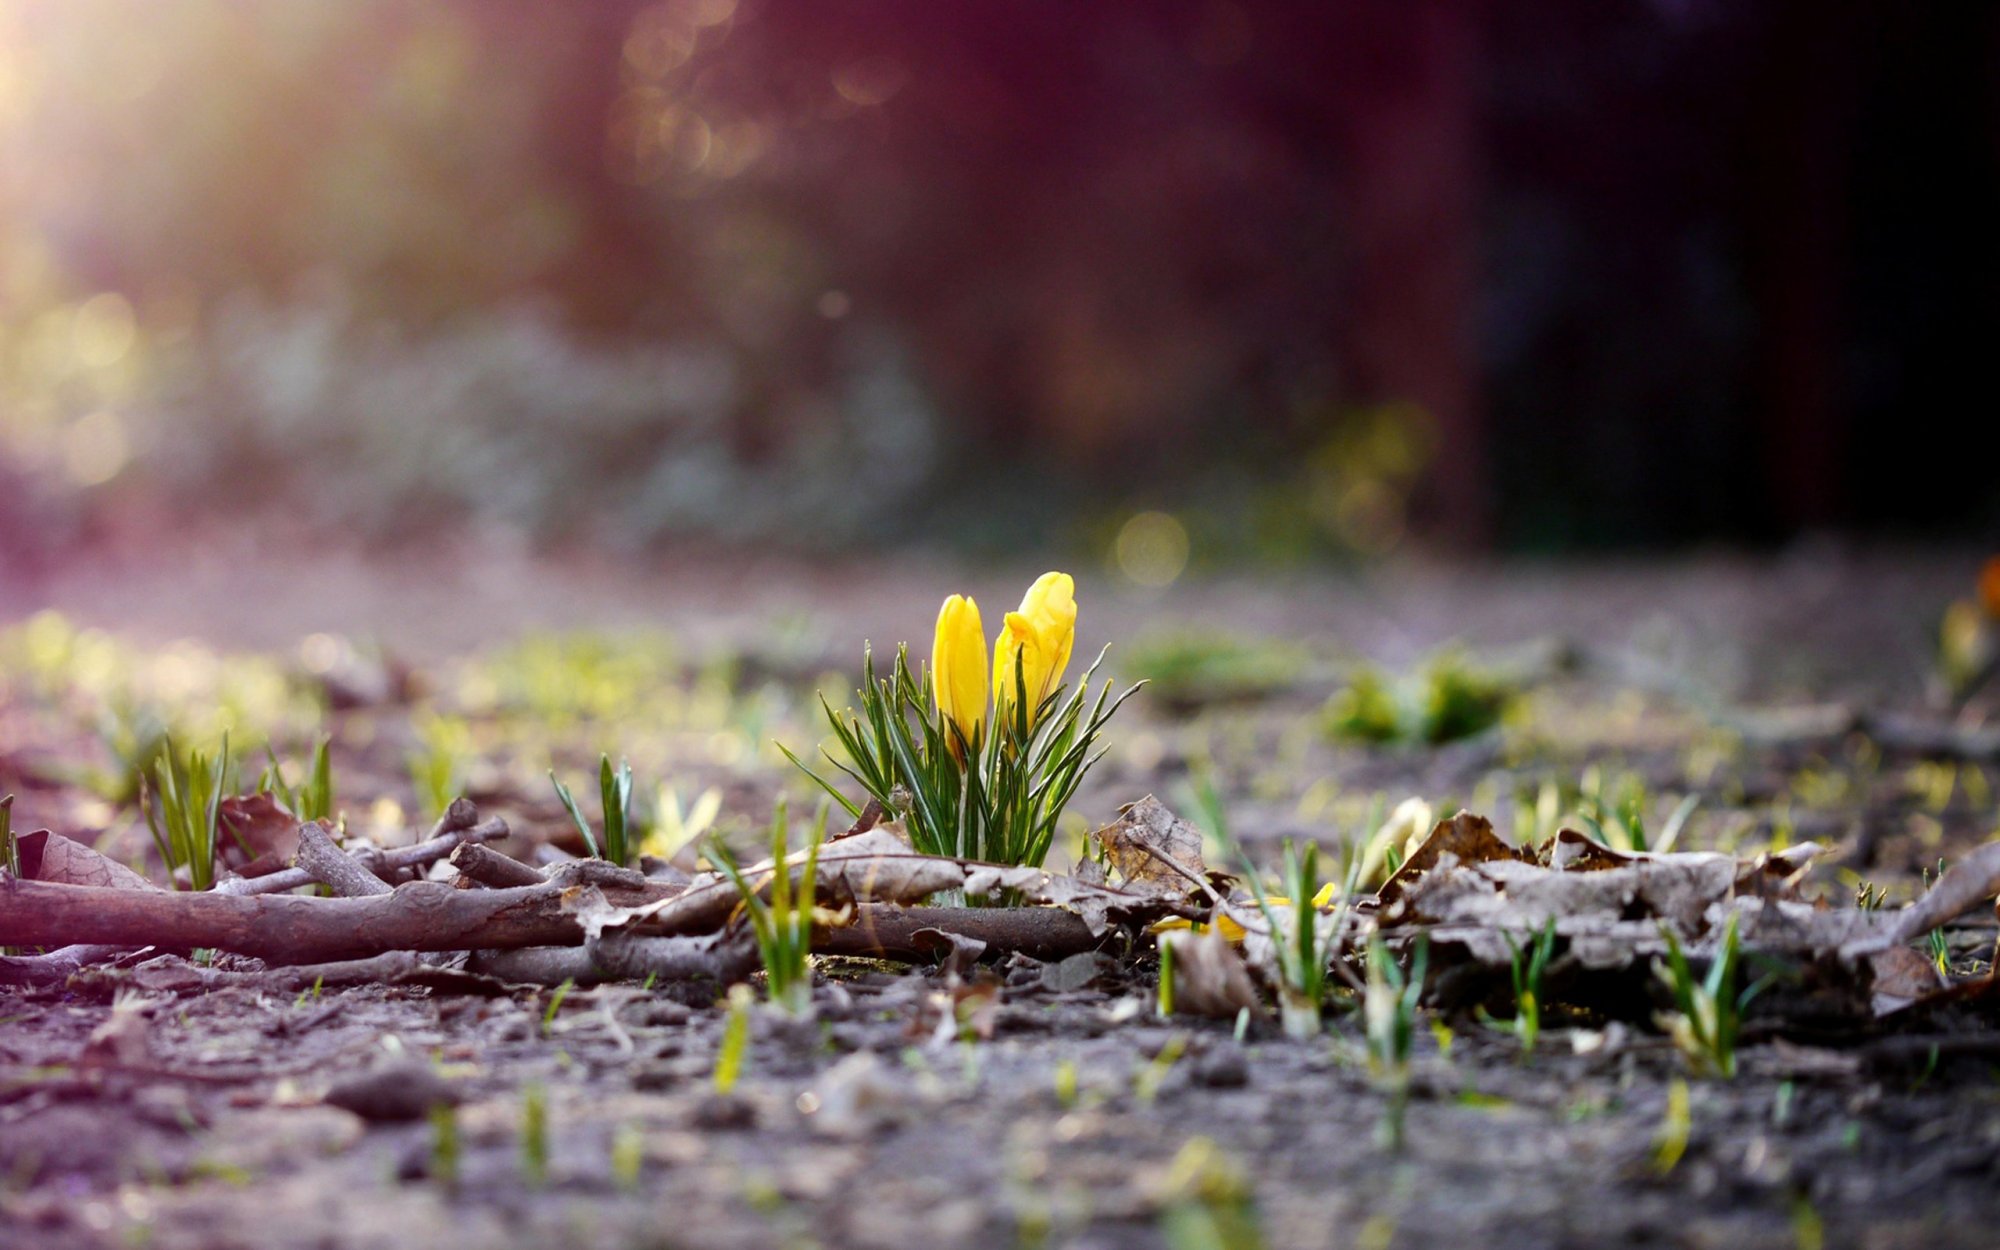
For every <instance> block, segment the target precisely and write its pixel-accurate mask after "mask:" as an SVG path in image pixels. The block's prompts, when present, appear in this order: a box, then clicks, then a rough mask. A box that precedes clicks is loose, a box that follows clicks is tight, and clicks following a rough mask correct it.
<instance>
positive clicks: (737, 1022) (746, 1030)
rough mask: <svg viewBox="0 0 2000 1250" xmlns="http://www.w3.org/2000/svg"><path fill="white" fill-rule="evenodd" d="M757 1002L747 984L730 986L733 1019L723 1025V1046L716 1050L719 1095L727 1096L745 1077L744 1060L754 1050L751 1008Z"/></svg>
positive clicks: (717, 1091) (731, 1017)
mask: <svg viewBox="0 0 2000 1250" xmlns="http://www.w3.org/2000/svg"><path fill="white" fill-rule="evenodd" d="M754 1001H755V1000H754V999H753V998H752V997H751V995H750V987H749V986H747V985H732V986H730V987H729V1018H728V1019H727V1020H726V1021H724V1022H723V1025H722V1044H721V1045H720V1046H718V1047H716V1051H715V1092H716V1093H718V1094H721V1095H723V1096H725V1097H727V1096H728V1095H729V1094H730V1093H732V1092H733V1091H734V1090H735V1089H736V1082H737V1080H738V1078H740V1077H741V1076H742V1075H743V1059H744V1057H745V1055H747V1054H748V1053H749V1050H750V1005H751V1003H752V1002H754Z"/></svg>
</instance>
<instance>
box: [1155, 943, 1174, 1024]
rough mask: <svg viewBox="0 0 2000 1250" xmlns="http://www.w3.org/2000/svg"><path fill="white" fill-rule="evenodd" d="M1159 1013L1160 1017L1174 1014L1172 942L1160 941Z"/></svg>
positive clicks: (1163, 1017)
mask: <svg viewBox="0 0 2000 1250" xmlns="http://www.w3.org/2000/svg"><path fill="white" fill-rule="evenodd" d="M1158 1009H1159V1015H1160V1018H1161V1019H1165V1018H1166V1017H1168V1016H1171V1015H1173V1014H1174V944H1173V943H1172V942H1166V941H1162V942H1161V943H1160V996H1159V1004H1158Z"/></svg>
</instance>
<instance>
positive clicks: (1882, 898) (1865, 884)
mask: <svg viewBox="0 0 2000 1250" xmlns="http://www.w3.org/2000/svg"><path fill="white" fill-rule="evenodd" d="M1888 899H1889V891H1888V890H1886V889H1884V888H1883V887H1882V886H1879V885H1876V884H1875V883H1874V882H1872V881H1857V882H1855V883H1854V905H1855V907H1857V908H1859V909H1860V910H1862V911H1881V910H1882V904H1883V903H1885V902H1887V901H1888Z"/></svg>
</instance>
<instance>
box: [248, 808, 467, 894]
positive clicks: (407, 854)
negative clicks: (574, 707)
mask: <svg viewBox="0 0 2000 1250" xmlns="http://www.w3.org/2000/svg"><path fill="white" fill-rule="evenodd" d="M461 802H465V800H462V799H460V800H455V801H454V802H453V806H454V807H456V806H457V805H458V804H459V803H461ZM466 806H468V807H470V806H471V804H470V803H467V804H466ZM475 810H476V809H475ZM446 815H447V817H449V815H450V813H446ZM438 824H439V826H440V827H442V826H443V825H444V824H445V821H442V820H441V821H439V822H438ZM506 836H507V822H506V821H505V820H502V819H501V818H500V817H498V816H493V817H489V818H488V819H486V820H481V821H478V822H476V823H474V824H472V825H469V826H466V827H464V828H457V829H447V830H445V831H444V832H442V833H438V834H434V835H432V836H431V837H429V838H427V839H425V840H424V841H422V842H419V843H417V844H416V845H415V846H399V847H397V848H396V849H394V850H390V851H378V850H373V849H364V850H361V851H357V852H355V854H354V856H353V858H354V859H355V860H356V861H357V862H358V863H360V864H361V865H362V866H363V867H365V868H367V869H368V870H369V871H370V872H372V873H374V874H375V875H376V876H378V877H381V878H383V879H384V880H387V879H388V878H389V877H392V876H394V875H395V874H396V873H398V872H401V871H402V870H403V869H405V868H418V867H421V866H423V865H425V864H428V863H432V862H433V861H436V860H440V859H443V858H444V857H445V856H447V855H449V854H451V852H452V850H453V849H454V848H455V847H457V846H459V845H460V844H461V843H473V842H491V841H496V840H498V839H500V838H504V837H506ZM312 884H314V878H313V875H312V874H311V873H309V872H307V871H306V870H305V869H303V868H286V869H284V870H282V871H280V872H274V873H270V874H268V875H266V876H262V877H231V878H230V879H229V880H227V881H220V882H217V883H216V886H215V893H217V894H235V895H248V894H282V893H284V892H285V891H286V890H296V889H298V888H299V887H300V886H302V885H312Z"/></svg>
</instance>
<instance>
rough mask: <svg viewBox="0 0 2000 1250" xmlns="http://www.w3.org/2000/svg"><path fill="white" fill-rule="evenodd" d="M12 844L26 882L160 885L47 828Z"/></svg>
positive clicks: (149, 887) (145, 887) (134, 887)
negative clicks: (17, 852) (19, 860)
mask: <svg viewBox="0 0 2000 1250" xmlns="http://www.w3.org/2000/svg"><path fill="white" fill-rule="evenodd" d="M15 845H16V846H17V847H18V848H19V851H20V855H21V877H22V879H23V880H26V881H46V882H50V883H51V884H54V885H93V886H100V887H103V888H106V889H112V890H157V889H159V888H160V887H159V886H157V885H155V884H154V883H153V882H151V881H148V880H147V879H146V878H144V877H142V876H140V875H139V874H138V873H136V872H133V871H132V870H131V869H130V868H127V867H126V866H125V865H123V864H121V863H119V862H118V861H117V860H115V859H111V858H109V857H107V856H104V855H100V854H98V853H97V852H96V851H93V850H91V849H90V848H89V847H87V846H85V845H84V844H83V843H81V842H73V841H71V840H70V839H68V838H65V837H64V836H62V835H61V834H59V833H50V832H49V831H48V830H46V829H37V830H35V831H34V832H33V833H24V834H22V835H21V836H20V838H19V839H17V841H16V843H15Z"/></svg>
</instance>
